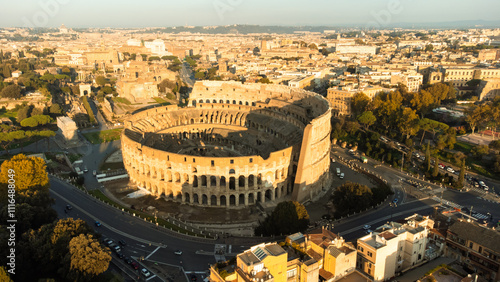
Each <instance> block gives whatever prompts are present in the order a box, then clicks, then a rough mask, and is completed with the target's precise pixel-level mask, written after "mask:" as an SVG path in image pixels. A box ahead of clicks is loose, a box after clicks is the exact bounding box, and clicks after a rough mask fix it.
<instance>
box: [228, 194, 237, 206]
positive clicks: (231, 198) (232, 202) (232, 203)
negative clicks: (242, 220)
mask: <svg viewBox="0 0 500 282" xmlns="http://www.w3.org/2000/svg"><path fill="white" fill-rule="evenodd" d="M229 205H230V206H236V196H235V195H231V196H229Z"/></svg>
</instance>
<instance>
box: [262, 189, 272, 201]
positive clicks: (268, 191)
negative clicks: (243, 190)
mask: <svg viewBox="0 0 500 282" xmlns="http://www.w3.org/2000/svg"><path fill="white" fill-rule="evenodd" d="M272 195H273V191H271V189H268V190H266V197H265V199H264V201H266V202H269V201H271V200H272V197H273V196H272Z"/></svg>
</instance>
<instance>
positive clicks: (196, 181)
mask: <svg viewBox="0 0 500 282" xmlns="http://www.w3.org/2000/svg"><path fill="white" fill-rule="evenodd" d="M193 187H195V188H196V187H198V176H196V175H194V176H193Z"/></svg>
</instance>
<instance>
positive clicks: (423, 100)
mask: <svg viewBox="0 0 500 282" xmlns="http://www.w3.org/2000/svg"><path fill="white" fill-rule="evenodd" d="M408 95H409V96H410V105H411V107H412V108H413V109H414V110H415V111H417V112H418V113H419V114H420V117H421V118H423V117H424V115H426V114H428V113H429V112H430V110H431V109H432V108H433V107H434V105H435V102H436V101H435V99H434V97H433V96H432V94H431V93H430V92H429V91H426V90H420V92H413V93H408Z"/></svg>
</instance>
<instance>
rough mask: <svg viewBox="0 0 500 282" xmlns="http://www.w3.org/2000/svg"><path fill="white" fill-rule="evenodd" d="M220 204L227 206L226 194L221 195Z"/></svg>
mask: <svg viewBox="0 0 500 282" xmlns="http://www.w3.org/2000/svg"><path fill="white" fill-rule="evenodd" d="M220 205H221V206H226V205H227V203H226V196H224V195H222V196H220Z"/></svg>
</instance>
